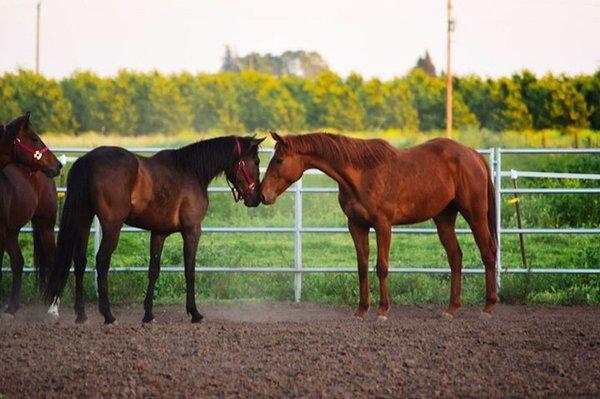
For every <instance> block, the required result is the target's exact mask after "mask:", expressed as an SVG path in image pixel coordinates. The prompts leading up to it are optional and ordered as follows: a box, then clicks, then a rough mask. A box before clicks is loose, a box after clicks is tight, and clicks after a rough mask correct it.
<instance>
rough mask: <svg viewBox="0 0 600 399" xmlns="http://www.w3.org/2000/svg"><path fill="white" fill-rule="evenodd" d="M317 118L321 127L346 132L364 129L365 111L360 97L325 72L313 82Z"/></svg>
mask: <svg viewBox="0 0 600 399" xmlns="http://www.w3.org/2000/svg"><path fill="white" fill-rule="evenodd" d="M311 90H312V92H313V95H314V103H315V115H314V116H313V117H314V118H315V121H316V124H317V125H318V126H319V127H331V128H337V129H346V130H358V129H361V128H362V120H363V117H364V111H363V110H362V107H361V106H360V103H359V101H358V96H357V94H356V93H355V92H353V91H352V90H351V88H350V87H349V86H348V85H347V84H345V83H344V81H342V79H341V78H340V77H339V76H338V75H336V74H335V73H333V72H330V71H325V72H321V73H320V74H318V75H317V77H316V78H315V79H314V81H313V82H312V86H311Z"/></svg>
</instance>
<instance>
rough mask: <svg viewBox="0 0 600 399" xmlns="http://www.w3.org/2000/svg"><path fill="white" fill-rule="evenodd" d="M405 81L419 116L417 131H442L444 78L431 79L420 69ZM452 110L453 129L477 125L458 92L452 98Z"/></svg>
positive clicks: (444, 114) (443, 120)
mask: <svg viewBox="0 0 600 399" xmlns="http://www.w3.org/2000/svg"><path fill="white" fill-rule="evenodd" d="M406 79H407V82H408V85H409V87H410V89H411V91H412V93H413V96H414V106H415V108H416V109H417V112H418V114H419V130H421V131H429V130H435V129H443V128H444V127H445V116H446V83H445V78H444V77H443V76H441V77H439V78H435V77H431V76H429V75H427V74H426V73H425V72H424V71H422V70H420V69H414V70H413V71H412V72H411V73H410V74H409V75H408V76H407V77H406ZM452 109H453V114H452V117H453V121H454V127H456V128H461V127H465V126H468V125H473V124H476V123H477V118H476V117H475V115H474V114H473V113H471V112H470V111H469V108H468V107H467V105H466V104H465V103H464V101H463V99H462V96H461V94H460V92H456V93H455V95H454V96H453V102H452Z"/></svg>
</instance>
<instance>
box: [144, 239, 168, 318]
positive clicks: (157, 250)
mask: <svg viewBox="0 0 600 399" xmlns="http://www.w3.org/2000/svg"><path fill="white" fill-rule="evenodd" d="M165 238H167V235H166V234H158V233H152V234H151V236H150V267H149V269H148V290H147V291H146V299H145V300H144V318H143V319H142V323H150V322H151V321H153V320H154V314H153V313H152V306H153V302H154V287H155V286H156V280H158V275H159V273H160V256H161V254H162V250H163V246H164V244H165Z"/></svg>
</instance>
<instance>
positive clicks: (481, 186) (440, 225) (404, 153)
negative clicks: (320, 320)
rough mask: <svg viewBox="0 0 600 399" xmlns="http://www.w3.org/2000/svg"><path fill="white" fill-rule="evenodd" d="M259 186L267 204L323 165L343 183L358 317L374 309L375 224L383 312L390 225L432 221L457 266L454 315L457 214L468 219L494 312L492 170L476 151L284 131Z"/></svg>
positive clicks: (382, 311) (442, 143)
mask: <svg viewBox="0 0 600 399" xmlns="http://www.w3.org/2000/svg"><path fill="white" fill-rule="evenodd" d="M272 136H273V139H274V140H275V141H276V145H275V154H274V155H273V158H272V159H271V162H270V163H269V167H268V168H267V173H266V174H265V176H264V178H263V181H262V184H261V196H262V201H263V203H264V204H267V205H268V204H272V203H274V202H275V199H276V198H277V197H278V196H279V195H280V194H281V193H282V192H284V191H285V189H286V188H288V187H289V186H290V185H291V184H292V183H294V182H295V181H296V180H298V179H300V177H302V174H303V173H304V171H305V170H307V169H310V168H315V169H319V170H321V171H323V172H324V173H325V174H327V175H328V176H329V177H331V178H332V179H334V180H335V181H336V182H337V183H338V184H339V195H338V200H339V203H340V206H341V208H342V210H343V212H344V213H345V214H346V216H347V217H348V229H349V231H350V234H351V236H352V239H353V240H354V246H355V248H356V257H357V263H358V276H359V283H360V302H359V305H358V309H357V311H356V313H355V316H356V317H358V318H361V319H362V318H363V317H364V316H365V315H366V314H367V312H368V310H369V284H368V269H369V264H368V262H369V228H373V229H374V230H375V234H376V241H377V264H376V269H377V276H378V277H379V290H380V300H379V309H378V311H377V315H378V316H379V317H380V318H382V319H385V318H386V317H387V314H388V312H389V309H390V302H389V294H388V288H387V276H388V265H389V250H390V243H391V229H392V226H394V225H402V224H412V223H419V222H423V221H426V220H429V219H433V221H434V222H435V225H436V227H437V232H438V236H439V238H440V241H441V243H442V245H443V247H444V249H445V251H446V254H447V257H448V263H449V265H450V270H451V289H450V304H449V306H448V309H447V310H446V312H445V313H444V314H445V315H447V316H450V317H452V316H453V315H454V313H455V311H456V310H457V309H458V308H459V307H460V291H461V269H462V251H461V249H460V246H459V244H458V240H457V238H456V232H455V223H456V216H457V214H458V213H459V212H460V213H461V215H463V217H464V218H465V219H466V221H467V222H468V224H469V226H470V227H471V231H472V232H473V236H474V237H475V242H476V243H477V246H478V247H479V251H480V254H481V259H482V260H483V264H484V265H485V281H486V303H485V308H484V314H485V315H488V316H489V315H491V312H492V308H493V307H494V305H495V304H496V302H497V300H498V295H497V292H496V252H497V243H496V240H497V237H496V207H495V197H494V186H493V184H492V176H491V172H490V169H489V167H488V165H487V162H486V161H485V159H484V158H483V157H482V156H481V155H480V154H479V153H477V152H476V151H475V150H473V149H471V148H468V147H465V146H464V145H462V144H459V143H457V142H455V141H452V140H449V139H433V140H430V141H427V142H426V143H423V144H421V145H418V146H415V147H412V148H407V149H396V148H394V147H392V146H391V145H390V144H389V143H387V142H386V141H383V140H378V139H374V140H360V139H353V138H349V137H345V136H340V135H334V134H328V133H311V134H305V135H288V136H283V137H282V136H279V135H278V134H277V133H272Z"/></svg>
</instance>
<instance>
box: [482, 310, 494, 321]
mask: <svg viewBox="0 0 600 399" xmlns="http://www.w3.org/2000/svg"><path fill="white" fill-rule="evenodd" d="M481 318H482V319H484V320H489V319H491V318H492V313H490V312H486V311H485V310H484V311H483V312H481Z"/></svg>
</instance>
